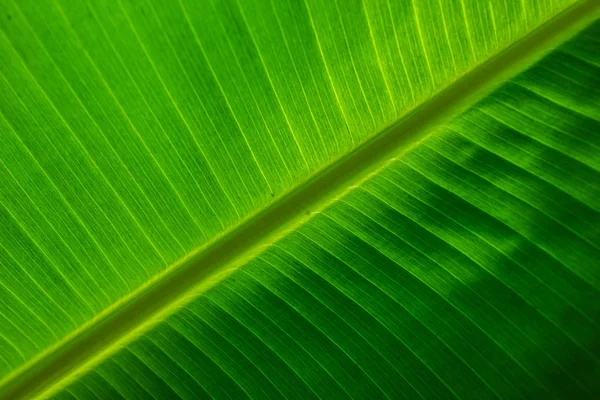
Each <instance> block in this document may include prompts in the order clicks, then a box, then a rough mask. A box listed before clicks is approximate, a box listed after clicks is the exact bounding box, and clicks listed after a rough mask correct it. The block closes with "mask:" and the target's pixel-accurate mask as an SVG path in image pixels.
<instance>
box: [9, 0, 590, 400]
mask: <svg viewBox="0 0 600 400" xmlns="http://www.w3.org/2000/svg"><path fill="white" fill-rule="evenodd" d="M599 6H600V1H598V0H582V1H580V2H579V3H577V4H575V5H573V6H571V7H570V8H568V9H567V10H565V11H563V12H562V13H560V14H559V15H558V16H556V17H554V18H553V19H551V20H549V21H548V22H546V23H545V24H543V25H542V26H541V27H539V28H538V29H536V30H534V31H533V32H531V33H529V34H528V35H527V36H525V37H524V38H522V39H520V40H519V41H518V42H516V43H514V44H513V45H511V46H510V47H509V48H507V49H506V50H504V51H502V52H500V53H499V54H497V55H496V56H494V57H493V58H491V59H489V60H488V61H486V62H484V63H483V64H481V65H479V66H477V67H475V68H474V69H472V70H471V71H470V72H469V73H467V74H466V75H464V76H463V77H461V78H459V79H458V80H457V81H455V82H454V83H452V84H451V85H449V86H447V87H446V88H445V89H442V90H441V91H440V92H438V93H437V94H436V95H435V96H434V97H432V98H430V99H429V100H426V101H425V102H424V103H422V104H421V105H420V106H418V107H417V108H416V109H415V110H413V111H412V112H411V113H410V114H408V115H406V116H404V117H402V118H401V119H400V120H399V121H396V122H395V123H394V124H393V125H391V126H389V127H387V128H385V129H383V130H382V131H380V133H379V134H377V135H375V136H374V137H372V138H371V139H369V140H368V141H366V142H364V143H363V144H362V145H360V146H358V147H357V148H356V149H354V150H353V151H352V152H350V153H349V154H347V155H345V156H343V157H342V158H340V159H339V160H337V161H336V162H334V163H333V164H330V165H329V166H327V167H325V168H324V169H322V170H319V171H317V172H316V173H315V174H313V176H312V177H311V178H310V179H308V180H307V181H306V182H304V183H303V184H301V185H300V186H298V187H296V188H295V189H293V190H292V191H291V192H290V193H288V194H287V195H285V196H284V197H282V198H281V199H279V200H278V201H276V202H274V203H272V204H271V205H269V206H268V207H267V208H266V209H264V210H262V211H260V212H259V213H258V214H256V215H255V216H253V217H251V218H249V219H247V220H246V221H244V222H242V223H241V224H240V225H238V226H237V227H236V228H234V229H233V230H231V231H230V232H228V233H226V234H225V235H223V236H222V237H220V238H218V239H217V240H215V241H213V242H212V243H210V244H209V245H207V246H205V247H203V248H201V249H200V250H198V251H197V252H195V254H192V255H190V256H187V257H186V258H184V259H182V260H180V261H179V262H177V263H176V264H174V265H172V266H170V267H169V268H168V270H167V271H166V272H165V273H163V274H160V275H158V276H157V277H155V278H153V279H152V280H151V281H150V282H148V283H147V284H145V285H144V286H142V287H141V288H139V289H137V290H135V291H134V292H133V293H131V294H130V295H129V296H127V297H126V298H125V299H123V300H121V301H119V302H118V303H115V304H114V305H113V306H111V307H110V308H109V309H107V310H106V311H105V312H103V313H102V314H101V315H100V316H98V317H96V318H94V319H93V320H92V321H90V322H89V323H87V324H86V325H85V326H84V327H82V328H80V329H79V330H77V331H76V332H75V333H73V334H71V335H70V336H69V337H67V338H66V339H64V340H63V341H61V342H60V343H59V344H58V345H55V346H54V347H52V348H51V349H49V350H47V351H45V352H43V353H41V354H40V355H39V356H37V357H35V358H34V359H33V360H30V361H29V362H28V363H26V364H25V365H24V366H22V367H21V368H19V369H18V370H16V371H15V372H13V373H12V374H10V375H9V376H7V377H5V378H4V379H3V380H2V381H0V398H2V399H17V398H31V397H34V396H47V395H49V394H50V393H52V392H55V391H56V390H57V389H58V388H60V387H62V386H63V385H64V384H66V383H67V382H69V381H71V380H72V379H74V378H76V376H78V375H79V374H81V373H82V372H83V371H85V370H87V369H89V368H91V367H93V366H95V365H96V364H97V363H99V362H100V361H101V360H103V359H104V358H106V357H108V356H109V355H111V354H113V353H114V352H115V351H117V350H118V349H119V348H120V347H122V346H123V345H125V344H126V343H128V342H130V341H131V340H133V339H134V338H135V337H137V336H139V335H140V334H141V333H143V332H145V331H147V330H148V329H150V328H151V327H152V326H154V325H156V324H157V323H158V322H160V321H161V320H163V319H164V318H165V317H166V316H168V315H170V314H171V313H173V312H174V311H175V310H177V309H178V308H180V307H181V306H183V305H184V304H186V303H187V302H189V301H190V300H191V298H192V296H194V295H197V294H198V293H200V292H201V291H202V290H205V289H207V288H208V287H210V286H211V285H214V284H215V283H216V282H218V281H219V280H220V279H222V278H223V277H224V276H225V275H226V274H227V273H229V272H231V271H233V270H234V269H235V268H237V267H239V266H241V265H243V263H244V262H245V261H247V260H248V259H250V258H251V257H253V256H254V255H256V254H258V253H259V252H260V250H261V249H263V248H264V247H265V246H267V245H268V244H270V243H274V242H275V241H277V240H278V239H279V238H281V237H283V236H284V235H285V233H286V232H287V231H289V230H291V229H292V228H295V227H298V226H300V225H302V224H303V223H305V222H306V221H307V220H308V219H309V218H310V217H311V211H319V210H322V209H323V208H325V207H326V206H327V205H329V204H331V203H332V202H333V201H335V199H336V198H339V197H340V196H342V195H343V194H344V193H346V192H347V191H348V190H349V188H351V187H352V186H355V185H358V184H360V183H361V182H362V181H364V180H365V179H367V178H368V177H369V176H370V175H371V174H373V173H375V172H377V171H378V170H380V169H381V168H383V167H384V166H385V164H386V162H387V161H388V160H390V159H393V158H395V157H398V156H400V155H401V154H402V153H403V152H405V151H406V150H407V149H409V148H410V146H411V145H414V144H415V143H417V142H418V140H420V139H422V138H423V137H425V136H426V134H427V133H428V131H429V130H430V129H431V128H433V127H435V126H436V125H439V124H440V122H442V121H444V120H447V119H448V118H450V117H452V116H454V115H457V114H458V113H459V112H460V111H461V110H463V109H464V108H465V107H467V106H468V105H470V104H473V103H474V102H475V101H476V100H478V99H480V98H482V97H483V96H484V95H486V94H488V93H489V92H490V91H491V90H492V89H493V88H494V86H495V85H497V84H498V83H500V82H502V81H503V80H505V79H506V78H509V77H511V76H513V75H514V74H516V73H517V72H519V71H520V70H523V69H525V67H526V66H527V65H529V63H531V62H533V61H536V60H538V59H539V58H540V57H541V56H543V55H544V54H545V53H546V52H547V51H549V50H550V49H551V48H552V47H553V46H554V45H557V44H559V43H561V42H563V41H564V40H566V39H568V38H569V37H570V36H572V35H573V34H575V33H576V32H577V31H578V30H580V29H581V28H583V27H584V26H586V25H587V24H588V23H590V22H591V21H593V20H594V19H595V17H596V15H597V11H598V8H599Z"/></svg>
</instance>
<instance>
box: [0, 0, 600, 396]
mask: <svg viewBox="0 0 600 400" xmlns="http://www.w3.org/2000/svg"><path fill="white" fill-rule="evenodd" d="M1 3H2V5H3V6H5V7H4V9H5V10H6V15H7V18H6V19H4V20H2V22H1V23H0V27H1V28H2V34H1V36H0V46H1V47H2V48H1V50H0V53H1V54H2V57H3V59H2V62H0V85H1V86H2V89H1V90H2V93H4V94H5V95H4V96H3V97H2V98H1V99H0V132H1V134H2V146H0V152H1V153H0V162H1V164H2V165H1V167H0V173H1V174H2V178H1V182H2V185H3V186H2V190H0V196H1V201H2V213H0V218H2V226H3V228H4V229H3V232H2V234H1V235H2V236H1V239H0V257H1V258H0V260H1V263H2V275H1V279H0V283H1V287H0V289H1V290H3V292H2V296H1V300H2V306H1V307H2V308H1V309H0V318H1V319H2V320H1V321H2V322H1V324H0V326H1V328H0V341H1V346H2V347H1V348H2V353H1V358H0V361H2V362H1V363H0V368H1V369H0V376H5V377H7V378H6V379H5V380H4V382H9V383H10V382H11V380H12V379H13V378H15V377H17V379H18V378H19V374H20V373H21V371H23V370H25V371H27V368H30V367H29V366H30V365H32V361H31V360H37V359H38V358H40V357H41V359H42V360H46V361H47V360H50V361H48V362H49V363H50V364H49V365H51V362H52V354H53V353H52V351H53V350H54V349H58V351H59V352H60V351H61V350H60V349H61V348H63V347H65V346H67V347H68V346H69V343H70V340H71V339H70V338H72V337H77V334H78V332H85V330H83V329H89V327H92V329H93V327H94V325H95V324H96V323H98V321H102V319H101V318H103V316H104V315H107V313H118V312H119V309H120V307H125V306H126V305H127V301H128V299H131V298H133V299H137V298H143V297H144V296H145V293H146V292H145V291H146V290H147V288H148V287H150V286H151V285H159V286H160V284H161V281H162V280H163V279H166V278H165V277H168V276H169V275H168V274H169V273H171V271H173V270H176V269H178V268H180V267H181V265H182V260H185V257H190V255H193V254H195V253H197V252H198V249H200V250H201V251H202V250H203V249H206V248H207V246H209V245H212V244H213V243H219V241H221V240H224V239H223V238H226V237H227V236H226V234H227V233H228V232H230V231H231V230H232V229H236V227H239V226H242V225H244V224H246V223H248V221H252V219H251V218H252V216H254V215H257V214H258V213H259V212H261V211H264V210H268V209H269V207H274V206H275V205H276V201H277V200H278V199H280V198H282V197H283V196H284V195H286V194H287V193H289V192H290V191H292V190H293V189H295V188H297V187H299V186H300V185H301V184H303V183H304V182H306V181H307V180H309V179H311V178H312V177H314V176H317V175H318V174H320V173H321V171H322V170H323V168H325V167H326V166H328V165H336V163H337V161H336V160H339V159H340V158H341V157H344V156H346V155H347V154H349V153H350V152H351V151H352V150H355V149H358V148H361V146H362V145H363V143H365V141H367V140H368V139H370V138H372V137H374V136H375V135H376V134H378V133H379V132H381V131H382V130H384V129H385V128H386V127H388V126H390V125H391V124H393V123H395V122H396V121H398V120H399V119H401V118H402V117H403V116H405V115H407V114H408V113H409V112H410V111H411V110H413V109H414V108H415V107H417V106H419V105H422V104H427V103H428V102H431V99H432V98H434V97H435V96H436V95H437V94H438V93H440V92H441V91H442V89H444V88H445V87H447V86H448V85H450V84H451V83H452V82H454V81H455V80H457V79H458V78H460V77H461V76H465V75H469V74H470V73H471V72H472V71H473V70H475V68H476V67H477V66H478V65H479V64H481V63H482V62H484V61H486V60H487V59H489V58H490V57H491V56H494V55H496V54H497V53H499V52H500V50H502V49H504V48H506V47H507V46H508V45H510V44H512V43H514V42H516V41H518V40H519V39H521V38H523V37H524V36H525V35H526V34H527V33H528V32H530V31H531V30H532V29H533V28H535V27H536V26H538V25H540V24H542V23H544V22H545V21H547V20H549V19H551V18H552V17H553V16H554V15H556V14H557V13H558V12H559V11H561V10H562V9H564V8H565V7H566V6H567V5H568V3H569V2H565V3H564V4H562V3H561V4H559V3H560V2H557V1H548V2H542V1H539V2H537V1H536V2H532V3H528V5H527V7H530V8H523V7H524V4H525V3H523V2H518V1H514V2H512V1H507V2H502V3H496V2H493V3H492V2H489V3H487V4H486V3H484V2H479V1H466V0H465V1H462V2H440V3H439V4H438V3H436V2H433V1H423V2H417V1H415V2H414V3H413V2H381V1H374V2H365V3H360V2H350V3H348V4H346V2H344V3H343V4H342V3H340V2H326V3H325V4H320V3H319V2H314V3H313V2H310V1H307V2H298V3H296V2H263V1H256V2H240V3H236V2H235V1H227V2H210V1H207V2H191V1H190V2H186V1H180V2H173V3H164V2H154V1H148V2H128V1H124V0H123V1H105V2H93V3H92V2H83V1H71V2H69V1H48V2H46V1H41V2H38V1H36V2H35V6H33V5H32V6H29V5H27V4H26V3H27V2H19V3H18V4H17V3H14V2H8V1H5V0H2V2H1ZM440 22H441V26H440ZM440 28H443V29H440ZM597 29H598V28H597V26H596V25H594V26H593V27H592V28H589V29H588V30H587V31H586V32H585V33H583V34H582V35H580V36H579V37H578V38H577V39H576V40H574V41H571V42H569V43H568V44H566V45H565V46H563V47H562V48H561V49H560V50H557V51H556V52H554V53H552V54H551V55H550V56H548V57H547V58H545V59H544V60H542V61H541V62H540V63H539V64H537V65H536V66H535V68H532V69H531V70H529V71H527V72H526V73H524V74H522V75H519V76H518V77H517V78H515V79H514V80H512V81H511V82H510V83H507V84H506V85H504V86H502V88H501V89H499V90H498V91H496V92H495V93H494V94H493V95H492V96H490V97H488V98H486V99H485V100H483V101H482V102H480V103H478V104H477V105H476V106H475V107H473V108H472V109H470V110H469V111H468V112H467V113H465V114H463V115H462V116H461V117H459V118H455V119H453V120H452V122H450V123H448V125H447V126H446V127H445V128H443V129H440V132H436V133H434V134H433V135H432V136H431V137H430V138H429V139H427V140H425V141H424V142H422V143H420V144H419V145H418V146H416V147H415V149H414V150H412V151H411V152H409V153H408V154H405V155H402V156H401V157H399V159H398V161H395V162H393V163H391V164H390V165H389V166H387V167H386V169H384V170H383V171H381V172H379V173H378V174H377V175H376V176H374V177H373V178H371V179H369V180H368V181H366V182H364V183H362V184H361V185H360V186H359V187H358V188H356V189H354V190H353V191H351V192H350V193H349V194H346V195H344V196H343V197H342V198H340V199H339V200H337V201H335V202H334V203H333V205H332V206H330V207H329V208H327V210H326V211H324V212H322V213H320V214H318V215H316V216H315V217H313V218H311V219H310V221H309V222H308V223H306V224H305V225H303V226H301V227H298V226H294V227H293V228H294V232H293V233H291V234H289V235H287V236H286V237H285V238H284V239H282V240H279V241H277V242H276V243H275V244H274V245H273V246H272V247H271V248H270V249H269V250H267V251H266V252H263V253H261V254H260V256H259V257H258V258H255V259H253V260H251V261H249V262H248V263H246V265H244V266H243V267H242V268H241V269H240V270H239V271H238V272H235V273H234V274H233V275H232V276H231V277H229V278H227V279H225V280H223V281H221V282H219V283H218V284H217V285H216V286H215V287H214V288H213V289H211V290H210V291H208V292H207V293H206V294H204V295H202V296H201V297H199V298H198V299H196V300H194V301H193V302H192V303H190V305H188V306H186V307H185V308H184V309H183V310H182V311H179V312H178V313H176V314H175V315H174V316H171V317H169V318H168V319H167V321H166V322H164V323H162V324H160V325H158V326H157V327H156V328H155V329H153V330H152V331H151V332H150V333H148V334H146V335H144V336H143V337H142V338H141V339H140V340H137V341H135V342H134V343H132V344H131V345H129V346H127V347H126V349H125V350H123V351H121V352H119V353H118V354H116V355H114V356H112V357H109V358H108V359H107V360H106V361H105V362H104V363H102V364H101V365H100V366H99V367H98V368H97V369H95V370H94V371H93V372H91V373H90V374H88V375H86V376H85V377H84V378H83V379H82V380H80V381H78V382H77V383H75V385H74V386H72V387H70V388H69V389H67V391H65V392H63V393H62V395H63V396H69V395H71V396H75V397H82V398H87V397H91V396H93V394H94V393H95V394H96V395H97V396H99V397H101V398H112V397H113V396H115V397H118V396H122V397H126V398H128V397H132V396H138V395H140V394H142V393H146V392H147V393H148V394H149V395H152V396H154V397H157V398H159V397H160V398H171V397H172V396H174V395H179V396H181V397H196V396H197V395H198V394H201V393H204V395H205V396H207V397H208V396H215V397H221V396H226V395H229V396H232V397H240V396H250V397H278V396H285V397H294V396H299V397H302V398H306V397H311V396H318V397H326V398H328V397H334V396H340V397H346V396H350V397H371V396H374V397H386V396H387V397H396V396H397V395H398V394H399V393H401V394H405V395H407V396H410V395H412V396H417V397H418V396H422V397H434V396H439V397H442V398H448V397H451V396H458V397H474V398H486V397H492V396H494V395H496V396H500V397H513V396H518V395H519V394H520V395H523V394H525V395H527V394H528V393H531V394H532V395H540V396H547V395H554V394H559V395H560V394H563V395H565V396H567V395H572V394H582V393H587V394H589V393H597V392H598V387H597V384H595V383H594V380H593V375H594V374H593V373H594V372H597V371H598V352H597V349H596V348H597V345H598V344H597V339H595V338H597V337H598V319H597V317H598V315H599V314H598V309H597V307H596V305H595V303H597V302H594V298H597V295H598V293H597V290H598V288H599V285H600V277H599V275H598V271H597V268H594V260H597V259H598V258H599V255H600V254H599V252H598V248H599V246H600V244H599V242H598V230H597V228H595V227H596V226H598V222H600V221H598V210H599V208H600V204H599V203H598V198H600V196H598V195H599V193H598V187H599V185H598V182H599V180H598V171H599V170H600V165H599V160H598V154H599V153H598V152H597V150H598V146H599V143H598V140H597V135H596V134H595V133H596V132H597V131H598V114H599V111H598V82H597V77H596V76H597V71H596V70H597V68H598V59H597V56H596V54H598V52H597V51H596V52H594V49H597V48H598V46H597ZM590 49H591V50H590ZM322 195H323V194H321V193H319V196H322ZM567 242H568V243H569V246H566V245H565V243H567ZM266 243H269V241H266ZM200 267H202V265H201V266H200ZM207 268H208V266H207ZM204 278H205V277H203V279H204ZM149 285H150V286H149ZM61 346H62V347H61ZM98 346H99V347H98V349H97V351H96V352H97V356H98V360H97V361H99V360H100V359H101V358H103V357H104V356H103V355H102V354H103V353H102V352H103V351H104V349H103V348H102V346H101V343H99V344H98ZM113 350H114V349H113ZM48 354H49V355H50V356H49V358H48V357H47V355H48ZM106 355H107V356H108V355H110V352H108V353H107V354H106ZM569 362H571V363H573V364H572V365H573V367H575V368H576V370H574V369H573V368H571V365H570V364H568V363H569ZM449 366H452V367H449ZM78 367H80V366H78ZM23 368H25V369H23ZM33 369H34V370H35V366H34V367H33ZM580 369H581V371H582V372H579V370H580ZM30 370H31V368H30ZM576 371H577V372H576ZM70 378H73V376H70ZM159 378H160V379H159ZM292 382H293V383H292ZM51 383H52V384H54V383H57V384H58V383H60V382H51ZM25 386H27V382H25ZM50 386H51V385H50ZM59 387H60V385H56V387H54V388H53V387H50V388H49V389H50V392H49V393H52V392H53V391H56V389H58V388H59ZM229 390H231V392H230V393H227V392H226V391H229ZM0 393H1V392H0Z"/></svg>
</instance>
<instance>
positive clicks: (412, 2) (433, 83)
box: [410, 0, 462, 85]
mask: <svg viewBox="0 0 600 400" xmlns="http://www.w3.org/2000/svg"><path fill="white" fill-rule="evenodd" d="M415 1H416V0H410V5H411V7H412V9H413V13H414V16H415V23H416V25H417V32H418V33H419V40H420V41H421V49H422V50H423V55H424V56H425V62H426V63H427V70H428V71H429V77H430V78H431V84H432V85H435V78H434V77H433V70H432V69H431V62H430V61H429V55H428V54H427V48H426V47H425V41H424V39H423V32H422V31H421V23H420V22H419V13H418V12H417V6H416V5H415ZM461 1H462V0H461Z"/></svg>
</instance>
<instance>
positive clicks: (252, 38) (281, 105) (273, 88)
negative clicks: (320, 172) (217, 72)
mask: <svg viewBox="0 0 600 400" xmlns="http://www.w3.org/2000/svg"><path fill="white" fill-rule="evenodd" d="M235 3H236V5H237V7H238V9H239V10H240V15H241V16H242V20H243V21H244V25H245V26H246V30H247V31H248V34H249V35H250V39H251V40H252V44H253V45H254V48H255V49H256V54H257V55H258V58H259V59H260V63H261V65H262V67H263V70H264V71H265V74H266V75H267V79H268V80H269V85H270V86H271V90H273V94H275V98H276V99H277V103H278V104H279V108H280V109H281V112H282V114H283V116H284V118H285V122H286V124H287V126H288V129H289V130H290V133H291V134H292V137H293V138H294V142H295V143H296V146H297V147H298V151H299V152H300V155H301V156H302V160H303V161H304V165H305V166H306V168H307V169H310V167H309V165H308V161H307V160H306V156H305V155H304V152H303V151H302V146H300V143H299V142H298V138H297V137H296V134H295V133H294V129H293V128H292V124H291V123H290V120H289V118H288V116H287V113H286V112H285V109H284V107H283V104H281V99H280V98H279V94H278V93H277V90H276V89H275V85H274V84H273V80H272V79H271V74H270V73H269V69H268V68H267V65H266V64H265V60H264V59H263V57H262V53H261V51H260V49H259V47H258V44H257V43H256V39H254V34H253V33H252V30H251V29H250V25H249V24H248V21H247V20H246V15H245V14H244V10H243V8H242V6H241V5H240V3H239V0H235ZM228 40H229V39H228Z"/></svg>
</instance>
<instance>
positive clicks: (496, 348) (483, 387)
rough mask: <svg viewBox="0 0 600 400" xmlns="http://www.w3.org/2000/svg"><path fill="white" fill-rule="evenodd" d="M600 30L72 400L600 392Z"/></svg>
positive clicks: (204, 300) (270, 254) (288, 240)
mask: <svg viewBox="0 0 600 400" xmlns="http://www.w3.org/2000/svg"><path fill="white" fill-rule="evenodd" d="M599 32H600V23H595V24H594V25H592V26H591V27H590V28H588V29H587V30H586V31H584V32H583V33H581V34H580V35H579V36H578V37H576V38H575V39H573V40H572V41H570V42H568V43H566V44H564V45H563V46H561V47H560V48H559V49H557V50H555V51H554V52H552V53H551V54H550V55H548V56H547V57H545V58H544V59H543V60H542V61H540V62H539V63H537V64H536V65H535V66H534V67H533V68H531V69H529V70H527V71H526V72H524V73H522V74H520V75H519V76H517V77H515V78H514V79H512V80H510V81H509V82H507V83H506V84H504V85H503V86H501V87H500V88H499V89H497V90H496V91H495V92H494V93H493V94H492V95H490V96H488V97H486V98H485V99H484V100H482V101H480V102H479V103H478V104H476V105H475V106H473V107H471V108H470V109H468V110H467V111H466V112H465V113H464V114H462V115H461V116H459V117H457V118H455V119H453V120H452V121H450V122H449V123H447V124H446V125H445V126H443V127H440V128H439V129H438V130H437V131H436V132H435V133H433V134H432V135H431V136H429V137H428V138H427V139H425V140H423V141H422V142H421V143H419V144H418V145H417V146H415V148H414V149H413V150H411V151H410V152H408V153H407V154H405V155H403V156H401V157H399V158H398V159H396V160H394V161H393V162H391V163H390V164H389V165H388V166H387V167H386V168H385V169H383V170H382V171H380V172H379V173H377V174H375V175H374V176H372V177H371V178H370V179H369V180H368V181H366V182H365V183H363V184H362V185H360V186H358V187H356V188H354V189H353V190H352V191H351V192H350V193H349V194H347V195H346V196H344V197H342V198H341V199H339V200H338V201H336V202H335V203H334V204H333V205H332V206H330V207H329V208H327V209H326V210H324V211H323V212H321V213H317V214H316V215H314V217H313V218H312V219H311V220H310V221H309V222H308V223H307V224H305V225H304V226H302V227H300V228H299V229H297V230H295V231H293V232H291V233H290V234H289V235H287V236H286V237H285V238H284V239H282V240H281V241H279V242H277V243H275V244H273V245H272V246H271V247H270V248H269V249H268V250H266V251H264V252H263V253H261V254H260V256H259V257H257V258H256V259H254V260H252V261H251V262H249V263H248V264H247V265H245V266H243V267H242V268H240V269H239V270H238V271H237V272H235V273H234V274H233V275H231V276H230V277H229V278H227V279H225V280H224V281H222V282H221V283H220V284H218V285H217V286H215V287H214V288H213V289H211V290H209V291H208V292H206V293H205V294H203V295H201V296H200V297H198V298H197V299H195V300H194V301H193V302H191V303H190V304H189V305H188V306H186V307H185V308H184V309H182V310H180V311H179V312H177V313H176V314H174V315H173V316H171V317H169V318H168V319H167V320H166V321H164V322H163V323H161V324H160V325H158V326H157V327H156V328H155V329H153V330H152V331H151V332H149V333H148V334H146V335H144V336H142V337H141V338H139V339H138V340H136V341H135V342H134V343H132V344H130V345H128V346H127V347H126V348H124V349H123V350H121V351H120V352H119V353H117V354H116V355H115V356H113V357H111V358H109V359H107V360H106V361H105V362H104V363H102V364H101V365H100V366H99V367H97V368H96V369H94V370H93V371H92V372H89V373H88V374H86V375H85V376H84V377H83V378H81V379H80V380H79V381H77V382H76V383H75V384H73V385H72V386H70V387H69V388H67V389H66V390H65V391H63V392H62V393H60V395H58V396H57V398H60V399H88V398H145V397H155V398H199V397H200V398H211V397H212V398H301V399H307V398H369V399H374V398H427V399H432V398H442V399H450V398H473V399H484V398H485V399H488V398H565V399H573V398H582V399H583V398H595V397H597V396H598V395H599V394H600V385H599V382H598V379H597V377H598V373H599V372H600V347H599V346H600V342H599V338H600V303H599V302H598V301H597V300H598V295H599V290H600V270H599V269H598V260H599V259H600V230H599V229H598V227H599V226H600V214H599V212H600V185H599V183H600V151H598V150H599V149H600V135H599V132H600V111H599V110H600V107H599V105H600V96H599V93H598V88H599V87H600V78H598V77H599V76H600V75H599V72H600V52H598V51H597V50H598V49H599V45H598V42H597V38H598V33H599Z"/></svg>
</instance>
